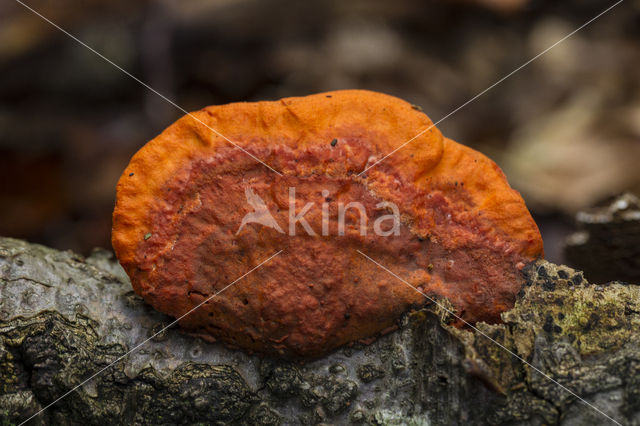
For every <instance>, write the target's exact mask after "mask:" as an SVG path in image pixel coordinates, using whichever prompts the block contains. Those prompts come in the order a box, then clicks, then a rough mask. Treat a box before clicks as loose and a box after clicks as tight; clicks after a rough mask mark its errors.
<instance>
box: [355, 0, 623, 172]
mask: <svg viewBox="0 0 640 426" xmlns="http://www.w3.org/2000/svg"><path fill="white" fill-rule="evenodd" d="M623 1H624V0H618V1H617V2H615V3H614V4H612V5H611V6H609V7H608V8H606V9H605V10H603V11H602V12H600V13H599V14H597V15H596V16H594V17H593V18H591V19H589V20H588V21H587V22H585V23H584V24H582V25H580V26H579V27H578V28H576V29H575V30H573V31H571V32H570V33H569V34H567V35H566V36H564V37H562V38H561V39H560V40H558V41H556V42H555V43H553V44H552V45H551V46H549V47H547V48H546V49H544V50H543V51H542V52H540V53H538V54H537V55H536V56H534V57H533V58H531V59H529V60H528V61H527V62H525V63H524V64H522V65H520V66H519V67H518V68H516V69H515V70H513V71H511V72H510V73H509V74H507V75H505V76H504V77H502V78H501V79H500V80H498V81H496V82H495V83H493V84H492V85H491V86H489V87H487V88H486V89H484V90H483V91H482V92H480V93H478V94H477V95H475V96H474V97H473V98H471V99H469V100H468V101H466V102H465V103H463V104H462V105H460V106H459V107H457V108H456V109H454V110H453V111H451V112H450V113H448V114H447V115H445V116H444V117H442V118H441V119H440V120H438V121H436V122H435V123H433V124H431V125H430V126H429V127H427V128H426V129H424V130H422V131H421V132H420V133H418V134H417V135H415V136H414V137H412V138H411V139H409V140H408V141H406V142H405V143H403V144H402V145H400V146H399V147H397V148H396V149H394V150H393V151H391V152H390V153H388V154H387V155H385V156H384V157H382V158H381V159H379V160H378V161H376V162H375V163H373V164H372V165H370V166H368V167H366V168H365V169H364V170H363V171H361V172H360V173H358V176H360V175H362V174H363V173H365V172H366V171H367V170H369V169H370V168H372V167H375V166H376V165H377V164H379V163H381V162H382V161H384V160H385V159H386V158H388V157H390V156H392V155H393V154H395V153H396V152H397V151H398V150H400V149H402V148H404V147H405V146H406V145H408V144H409V143H411V142H413V141H414V140H416V139H417V138H419V137H420V136H422V135H424V134H425V133H426V132H428V131H429V130H431V129H432V128H434V127H435V126H437V125H438V124H440V123H442V122H443V121H444V120H446V119H447V118H449V117H451V116H452V115H453V114H455V113H456V112H458V111H460V110H461V109H462V108H464V107H466V106H467V105H469V104H470V103H472V102H473V101H475V100H476V99H478V98H479V97H480V96H482V95H484V94H485V93H487V92H488V91H489V90H491V89H493V88H494V87H496V86H497V85H499V84H500V83H502V82H503V81H505V80H506V79H508V78H509V77H511V76H512V75H514V74H515V73H517V72H518V71H520V70H521V69H523V68H524V67H526V66H527V65H529V64H530V63H532V62H533V61H535V60H537V59H538V58H540V57H541V56H542V55H544V54H545V53H547V52H548V51H550V50H551V49H553V48H554V47H556V46H557V45H559V44H560V43H562V42H564V41H565V40H567V39H568V38H569V37H571V36H573V35H575V34H576V33H577V32H578V31H580V30H582V29H583V28H584V27H586V26H587V25H589V24H591V23H593V21H595V20H597V19H598V18H600V17H601V16H602V15H604V14H606V13H608V12H609V11H610V10H611V9H613V8H614V7H616V6H617V5H619V4H620V3H622V2H623Z"/></svg>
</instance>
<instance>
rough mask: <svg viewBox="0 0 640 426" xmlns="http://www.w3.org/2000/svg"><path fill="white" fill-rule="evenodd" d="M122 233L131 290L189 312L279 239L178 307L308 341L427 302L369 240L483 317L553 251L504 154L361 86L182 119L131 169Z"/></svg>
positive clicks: (380, 321) (377, 326)
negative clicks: (512, 182)
mask: <svg viewBox="0 0 640 426" xmlns="http://www.w3.org/2000/svg"><path fill="white" fill-rule="evenodd" d="M211 128H213V129H216V131H217V132H219V134H217V133H216V132H213V131H212V130H211ZM426 128H428V130H427V131H426V132H424V133H423V134H421V135H420V136H419V137H417V138H415V140H413V141H412V142H411V143H409V144H407V145H406V146H404V147H403V148H402V149H399V150H398V151H397V152H395V153H394V154H393V155H391V156H389V157H388V158H385V159H384V161H381V162H380V163H378V164H376V165H375V166H374V167H370V166H371V165H373V164H374V163H375V162H376V161H378V160H380V159H382V158H383V157H384V156H385V155H387V154H388V153H390V152H392V151H394V150H395V149H396V148H398V147H399V146H401V145H402V144H404V143H405V142H406V141H408V140H410V139H411V138H413V137H414V136H415V135H416V134H417V133H418V132H420V131H421V130H423V129H426ZM220 135H224V136H225V137H226V138H228V140H225V138H223V137H222V136H220ZM229 140H230V141H233V143H234V144H236V146H234V145H233V144H231V143H229ZM239 148H242V149H239ZM248 154H251V155H248ZM256 158H258V159H260V160H262V161H264V162H265V163H266V164H268V165H269V166H270V167H272V168H273V169H275V170H276V171H278V172H277V173H276V172H274V171H272V170H270V169H269V168H268V167H265V165H264V164H261V163H260V162H258V161H256ZM369 167H370V168H369ZM363 172H364V173H363ZM292 195H293V199H292ZM356 204H357V205H356ZM354 206H355V207H357V208H354ZM390 213H394V214H395V213H397V217H396V216H394V215H391V214H390ZM247 215H253V216H249V217H250V218H252V219H251V220H246V219H245V220H243V218H247V217H248V216H247ZM394 218H396V219H397V221H395V220H394ZM287 231H288V232H287ZM113 247H114V249H115V251H116V254H117V256H118V258H119V260H120V262H121V264H122V265H123V267H124V269H125V270H126V272H127V274H128V275H129V276H130V278H131V282H132V285H133V288H134V290H135V291H136V292H137V293H138V294H139V295H140V296H142V297H143V298H144V299H145V300H146V301H147V302H148V303H150V304H151V305H152V306H154V307H155V308H156V309H158V310H159V311H162V312H165V313H167V314H169V315H172V316H174V317H180V316H182V315H183V314H185V313H187V312H188V311H190V310H191V309H192V308H194V307H195V306H197V305H198V304H200V303H202V302H203V301H205V300H207V299H208V298H210V297H211V296H212V295H214V294H216V293H217V292H219V291H221V290H222V289H224V288H225V287H226V286H228V285H229V284H230V283H231V282H233V281H234V280H236V279H237V278H238V277H241V276H243V275H244V274H246V273H247V271H249V270H251V269H252V268H254V267H256V265H258V264H260V262H262V261H263V260H265V259H267V258H269V257H270V256H272V255H273V254H274V253H276V252H278V251H279V250H282V252H281V254H280V255H279V256H276V257H274V258H273V259H271V260H270V261H269V262H267V263H265V264H264V265H262V266H261V267H259V268H257V269H256V270H254V271H253V272H251V273H250V274H248V275H246V276H245V277H243V278H242V280H240V281H238V282H237V283H235V284H234V285H232V286H230V287H229V288H227V289H226V290H224V291H223V292H222V293H220V294H219V295H217V296H216V297H213V298H210V300H207V301H206V303H204V304H203V305H202V306H200V307H199V308H198V309H196V310H194V311H193V312H191V313H190V314H189V315H187V316H185V317H184V318H182V319H181V320H180V325H181V326H182V327H183V328H184V329H186V330H189V331H190V332H191V333H193V334H196V335H199V336H202V337H203V338H205V339H209V340H212V339H215V340H219V341H222V342H224V343H226V344H228V345H231V346H236V347H241V348H244V349H247V350H249V351H256V352H262V353H268V354H274V355H279V356H284V357H288V358H299V359H308V358H314V357H318V356H321V355H323V354H326V353H328V352H330V351H332V350H334V349H336V348H338V347H340V346H342V345H345V344H348V343H350V342H355V341H367V340H370V339H371V338H372V337H375V336H376V335H378V334H379V333H381V332H384V331H385V330H389V329H390V328H392V327H393V326H394V325H395V323H396V321H397V320H398V319H399V318H400V317H401V316H402V314H403V313H405V312H407V311H408V310H410V309H413V308H418V307H420V306H423V305H424V304H425V303H428V300H427V299H426V298H425V297H424V296H423V295H421V294H419V293H418V292H417V291H415V290H414V289H411V288H410V287H409V286H407V285H405V284H403V283H402V282H401V281H399V280H398V279H397V278H395V277H393V276H392V275H390V274H388V273H387V272H385V271H384V270H382V269H380V267H379V266H378V265H376V264H375V263H373V262H371V261H370V260H368V259H367V258H365V257H364V256H362V255H360V254H359V253H358V250H359V251H361V252H362V253H366V254H367V255H368V256H370V257H371V258H373V259H375V260H376V261H378V262H379V263H380V264H382V265H385V266H386V267H388V268H390V270H392V271H393V272H394V273H395V274H397V275H398V276H400V277H402V278H403V279H405V280H406V281H407V282H408V283H410V284H411V285H412V286H414V287H416V288H418V289H421V291H423V292H424V293H425V294H428V295H430V297H434V298H447V299H448V300H449V301H450V303H451V305H452V306H453V307H454V309H455V311H456V315H457V316H459V317H460V318H462V319H464V321H467V322H469V323H475V322H477V321H486V322H490V323H495V322H499V321H500V314H501V313H502V312H504V311H506V310H508V309H509V308H511V307H512V306H513V304H514V302H515V299H516V294H517V293H518V291H519V290H520V289H521V287H522V285H523V282H524V279H523V278H522V275H521V273H520V270H521V269H522V268H523V266H524V265H525V264H527V263H529V262H531V261H533V260H535V259H537V258H539V257H541V256H542V254H543V248H542V239H541V237H540V233H539V231H538V228H537V226H536V224H535V222H534V221H533V219H532V217H531V215H530V214H529V212H528V210H527V208H526V206H525V204H524V201H523V200H522V198H521V197H520V195H519V194H518V193H517V192H516V191H515V190H513V189H511V188H510V187H509V185H508V183H507V181H506V179H505V176H504V175H503V173H502V172H501V170H500V169H499V168H498V166H497V165H496V164H495V163H494V162H493V161H491V160H490V159H488V158H487V157H485V156H484V155H482V154H480V153H478V152H476V151H474V150H472V149H470V148H467V147H465V146H463V145H460V144H458V143H456V142H454V141H452V140H450V139H446V138H444V137H443V136H442V134H441V133H440V132H439V131H438V129H437V128H435V127H432V122H431V121H430V120H429V118H428V117H427V116H426V115H425V114H424V113H422V112H420V111H419V110H416V109H415V108H413V107H412V105H411V104H409V103H407V102H405V101H402V100H400V99H398V98H395V97H392V96H388V95H384V94H380V93H375V92H369V91H359V90H346V91H336V92H330V93H321V94H316V95H311V96H306V97H299V98H286V99H281V100H279V101H273V102H256V103H234V104H228V105H222V106H212V107H207V108H204V109H203V110H201V111H198V112H195V113H193V114H192V115H187V116H185V117H183V118H181V119H179V120H178V121H177V122H176V123H174V124H173V125H171V126H170V127H169V128H167V129H166V130H165V131H164V132H162V134H160V135H159V136H157V137H156V138H155V139H153V140H152V141H150V142H149V143H147V144H146V145H145V146H144V147H143V148H142V149H141V150H140V151H139V152H138V153H137V154H135V156H134V157H133V158H132V160H131V162H130V164H129V165H128V166H127V168H126V170H125V171H124V173H123V174H122V177H121V178H120V181H119V183H118V188H117V202H116V207H115V211H114V214H113ZM458 325H463V324H462V322H460V321H459V324H458Z"/></svg>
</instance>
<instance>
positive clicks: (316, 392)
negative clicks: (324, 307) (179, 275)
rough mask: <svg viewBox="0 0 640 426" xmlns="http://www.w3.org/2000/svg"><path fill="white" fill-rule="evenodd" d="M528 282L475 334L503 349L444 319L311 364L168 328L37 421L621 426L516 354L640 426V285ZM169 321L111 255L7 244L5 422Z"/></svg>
mask: <svg viewBox="0 0 640 426" xmlns="http://www.w3.org/2000/svg"><path fill="white" fill-rule="evenodd" d="M381 273H384V272H383V271H381ZM524 273H525V276H526V280H527V284H526V286H525V287H524V288H523V290H522V292H521V294H520V296H519V300H518V302H517V304H516V307H515V308H514V309H512V310H511V311H509V312H507V313H505V314H504V315H503V319H504V324H500V325H486V324H478V328H479V330H480V331H481V332H482V333H484V334H485V335H486V336H489V337H491V339H493V340H495V342H492V341H491V340H489V339H488V338H487V337H486V336H485V335H483V334H482V333H479V332H478V331H465V330H458V329H455V328H453V327H450V326H448V325H447V324H448V323H449V322H450V321H451V317H450V316H449V315H448V314H447V313H446V312H445V311H444V310H441V309H436V308H437V307H433V309H424V310H422V311H420V312H414V313H411V314H408V315H406V316H405V317H404V318H403V319H402V321H401V322H400V324H399V329H398V330H397V331H395V332H393V333H390V334H387V335H385V336H383V337H381V338H379V339H378V340H377V341H376V342H375V343H373V344H371V345H369V346H360V345H355V346H352V347H345V348H341V349H339V350H337V351H336V352H334V353H332V354H330V355H328V356H326V357H324V358H322V359H319V360H317V361H313V362H310V363H307V364H304V365H302V364H298V363H292V362H286V361H283V360H278V359H274V358H265V357H259V356H256V355H251V354H247V353H245V352H242V351H238V350H233V349H229V348H226V347H224V346H222V345H220V344H212V343H206V342H204V341H202V340H200V339H198V338H194V337H192V336H190V335H187V334H185V333H183V332H181V331H180V330H179V329H178V328H171V329H169V330H167V331H166V332H164V333H162V334H161V335H158V336H156V337H155V338H154V339H152V340H151V341H149V342H148V343H146V344H144V345H143V346H142V347H140V348H139V349H138V350H136V351H135V352H133V353H132V354H130V355H129V356H127V357H126V358H124V359H123V360H121V361H120V362H118V363H117V364H115V365H113V366H112V367H110V368H109V369H107V370H106V371H104V372H103V373H102V374H100V375H99V376H97V377H96V378H95V379H94V380H92V381H91V382H89V383H87V384H86V385H84V386H82V387H80V388H79V389H77V391H75V392H73V393H71V394H70V395H68V396H67V397H66V398H64V399H62V400H60V401H59V402H57V403H56V404H55V405H53V406H52V407H51V408H49V409H48V410H46V411H44V412H43V413H42V414H40V415H39V416H37V417H36V418H34V419H33V420H31V422H30V424H42V425H45V424H61V425H65V424H69V425H70V424H80V423H82V424H85V425H92V424H108V423H115V424H237V425H243V424H252V425H254V424H255V425H276V424H318V423H328V424H387V425H395V424H412V425H456V424H465V425H469V424H470V425H475V424H477V425H482V424H505V425H542V424H545V425H552V424H563V425H582V424H614V423H613V422H612V421H610V420H608V419H607V418H606V417H605V416H603V415H602V414H600V413H598V412H597V411H596V410H594V409H593V408H590V407H589V406H587V405H586V404H584V403H583V402H581V401H579V400H578V399H577V398H576V397H575V396H572V395H571V394H570V393H569V392H567V391H566V390H564V389H563V388H562V387H560V386H559V385H558V384H556V383H554V382H553V381H551V380H550V379H549V378H547V377H544V376H542V375H541V374H539V373H538V372H536V371H535V370H534V369H532V368H531V367H530V366H528V365H526V364H524V363H523V362H522V361H520V360H518V359H517V358H516V357H514V356H513V355H512V354H510V353H509V352H507V350H505V349H508V350H509V351H511V352H513V354H516V355H518V356H519V357H521V358H522V359H524V360H526V361H527V362H528V363H530V364H531V365H533V366H534V367H535V368H537V369H539V370H540V371H543V372H544V373H545V374H547V375H548V376H549V377H551V378H552V379H553V380H555V381H557V382H558V383H560V384H562V385H564V386H566V387H567V388H569V389H571V391H573V392H575V393H576V394H577V395H580V396H581V397H582V398H584V399H585V400H586V401H587V402H588V403H589V404H593V405H595V406H597V407H598V408H599V409H600V410H602V411H604V412H605V413H607V415H609V416H611V417H612V418H614V419H615V420H616V421H618V422H620V423H621V424H625V425H639V424H640V333H639V331H640V287H638V286H635V285H628V284H622V283H617V282H614V283H609V284H606V285H593V284H589V283H588V282H587V281H586V280H585V279H584V278H583V276H582V273H581V272H576V271H574V270H572V269H570V268H568V267H565V266H558V265H554V264H551V263H548V262H545V261H539V262H537V263H535V264H532V265H530V266H529V267H528V268H527V269H526V270H525V271H524ZM239 284H240V283H239ZM399 285H403V284H402V283H399ZM171 321H172V319H171V318H169V317H167V316H165V315H163V314H160V313H158V312H156V311H154V310H153V309H152V308H150V307H149V306H147V305H145V304H144V303H143V301H142V300H141V299H140V298H138V297H137V296H136V295H135V294H134V293H133V291H132V290H131V286H130V283H129V282H128V280H127V278H126V276H125V275H124V273H123V271H122V270H121V269H120V267H119V266H118V264H117V262H115V260H114V259H113V257H112V255H111V253H109V252H106V251H96V252H95V253H94V254H92V255H91V256H90V257H89V258H86V259H85V258H83V257H81V256H79V255H77V254H74V253H70V252H59V251H56V250H52V249H49V248H45V247H42V246H38V245H33V244H29V243H26V242H23V241H18V240H12V239H2V238H0V424H15V423H20V422H22V421H23V420H25V419H27V418H28V417H30V416H31V415H33V414H35V413H36V412H37V411H38V410H39V409H41V408H42V407H44V406H46V405H47V404H49V403H51V402H52V401H54V400H55V399H56V398H57V397H59V396H61V395H63V394H64V393H65V392H67V391H69V390H70V389H72V388H73V387H74V386H75V385H77V384H79V383H81V382H82V381H83V380H84V379H85V378H87V377H89V376H91V375H92V374H93V373H95V372H97V371H99V370H100V369H102V368H104V367H105V366H107V365H109V363H111V362H112V361H114V360H116V359H117V358H118V357H119V356H121V355H123V354H125V353H126V352H127V351H128V350H130V349H132V348H134V347H135V346H136V345H137V344H139V343H140V342H142V341H144V340H145V339H147V338H148V337H149V336H151V335H153V334H154V333H155V332H156V331H158V330H161V329H162V327H163V326H165V325H167V324H169V323H170V322H171ZM496 342H497V343H499V344H500V345H502V346H503V348H501V347H499V346H498V345H497V344H496Z"/></svg>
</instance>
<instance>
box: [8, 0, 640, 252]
mask: <svg viewBox="0 0 640 426" xmlns="http://www.w3.org/2000/svg"><path fill="white" fill-rule="evenodd" d="M612 3H613V2H607V1H588V0H581V1H578V0H575V1H563V2H557V1H551V0H549V1H543V0H539V1H538V0H529V1H527V0H476V1H453V0H441V1H418V0H394V1H382V0H374V1H370V0H366V1H365V0H358V1H340V0H336V1H325V2H322V1H304V2H293V1H292V2H287V1H279V0H271V1H260V0H236V1H231V0H217V1H215V0H155V1H123V0H110V1H107V0H89V1H79V0H59V1H47V0H28V1H27V4H29V5H30V6H32V7H33V8H35V9H37V10H38V11H40V12H41V13H42V14H43V15H45V16H47V17H48V18H50V19H51V20H52V21H54V22H56V23H58V24H59V25H60V26H62V27H63V28H65V29H67V30H68V31H70V32H72V33H73V34H75V35H77V36H78V37H79V38H80V39H81V40H83V41H84V42H86V43H87V44H89V45H91V46H92V47H94V48H95V49H96V50H98V51H100V52H101V53H103V54H104V55H105V56H107V57H108V58H110V59H111V60H113V61H114V62H116V63H117V64H119V65H120V66H122V67H123V68H124V69H126V70H127V71H130V72H131V73H132V74H134V75H136V76H138V77H139V78H140V79H142V80H144V81H145V82H147V83H148V84H150V85H151V86H153V87H154V88H156V89H157V90H158V91H160V92H161V93H163V94H165V95H166V96H168V97H169V98H171V99H174V100H175V101H176V102H177V103H178V104H180V105H181V106H182V107H184V108H186V109H187V110H197V109H200V108H201V107H203V106H206V105H211V104H220V103H227V102H232V101H244V100H261V99H277V98H280V97H283V96H296V95H305V94H309V93H313V92H319V91H326V90H334V89H343V88H365V89H371V90H378V91H382V92H386V93H390V94H393V95H397V96H400V97H402V98H404V99H407V100H408V101H410V102H412V103H415V104H418V105H420V106H422V108H423V109H424V111H425V112H426V113H427V114H428V115H429V116H430V117H431V118H432V119H433V120H434V121H435V120H438V119H440V118H441V117H443V116H444V115H446V114H447V113H449V112H450V111H451V110H453V109H454V108H456V107H457V106H459V105H460V104H462V103H464V102H465V101H466V100H468V99H469V98H471V97H472V96H474V95H475V94H476V93H478V92H480V91H482V90H483V89H485V88H486V87H488V86H490V85H491V84H493V83H494V82H495V81H496V80H498V79H500V78H501V77H503V76H504V75H506V74H507V73H509V72H511V71H512V70H514V69H515V68H516V67H518V66H519V65H521V64H522V63H523V62H525V61H526V60H528V59H530V58H531V57H533V56H535V55H536V54H537V53H539V52H540V51H542V50H544V49H545V48H547V47H548V46H549V45H551V44H553V43H554V42H556V41H557V40H559V39H560V38H562V37H563V36H565V35H566V34H568V33H570V32H571V31H572V30H574V29H575V28H576V27H578V26H580V25H582V24H583V23H584V22H586V21H587V20H589V19H590V18H592V17H593V16H595V15H596V14H597V13H599V12H600V11H602V10H604V9H605V8H606V7H608V6H609V5H611V4H612ZM638 69H640V1H637V0H626V1H625V2H624V3H622V4H621V5H620V6H618V7H617V8H616V9H614V10H613V11H612V12H611V13H609V14H607V15H606V16H604V17H602V18H601V19H599V20H598V21H596V22H595V23H593V24H592V25H591V26H589V27H588V28H586V29H585V30H583V31H581V32H580V33H578V34H577V35H575V36H574V37H572V38H571V39H569V40H567V41H566V42H565V43H563V44H561V45H559V46H558V47H557V48H556V49H554V50H552V51H551V52H549V53H548V54H547V55H545V56H544V57H542V58H541V59H540V60H539V61H536V62H534V63H533V64H531V65H530V66H529V67H527V68H526V69H524V70H522V71H521V72H519V73H517V74H516V75H514V76H513V77H512V78H510V79H509V80H507V81H505V82H504V83H503V84H501V85H499V86H497V87H496V88H494V89H493V90H491V91H490V92H488V93H487V94H486V95H484V96H483V97H481V98H480V99H478V100H477V101H476V102H474V103H473V104H471V105H469V106H468V107H466V108H464V109H463V110H461V111H460V112H458V113H456V114H455V115H453V116H452V117H450V118H449V119H447V120H446V121H445V122H443V123H442V124H441V125H440V126H439V127H440V128H441V129H442V131H443V132H444V133H445V134H446V135H447V136H449V137H452V138H455V139H457V140H459V141H460V142H463V143H465V144H467V145H470V146H472V147H474V148H477V149H479V150H481V151H483V152H485V153H486V154H488V155H489V156H491V157H492V158H494V159H495V160H496V161H497V162H498V163H499V164H500V165H501V166H502V167H503V168H504V170H505V172H506V173H507V175H508V177H509V180H510V182H511V183H512V185H513V186H514V187H516V188H517V189H519V190H520V191H522V192H523V195H524V196H525V198H526V200H527V203H528V204H529V206H530V208H531V209H532V211H533V212H534V214H535V216H536V219H537V220H538V222H539V224H540V226H541V228H542V232H543V236H544V238H545V246H546V250H547V255H548V258H550V260H555V261H560V260H562V259H561V251H560V247H561V244H560V243H561V239H562V237H563V235H565V234H566V232H568V230H570V228H571V220H572V219H571V217H572V215H573V213H574V212H575V211H576V210H577V209H579V208H581V207H583V206H587V205H589V204H592V203H593V202H595V201H597V200H599V199H602V198H604V197H606V196H608V195H611V194H613V193H616V192H619V191H622V190H625V189H631V190H637V189H638V187H639V183H640V165H639V164H638V163H639V161H638V160H639V159H640V77H639V75H640V73H639V72H638ZM0 76H1V78H0V235H4V236H12V237H21V238H27V239H29V240H31V241H36V242H41V243H45V244H47V245H50V246H53V247H56V248H62V249H74V250H79V251H80V252H84V253H86V252H88V251H89V250H90V249H91V248H92V247H94V246H105V247H108V246H109V245H110V243H109V239H110V226H111V223H110V215H111V211H112V208H113V201H114V189H115V183H116V181H117V178H118V176H119V174H120V173H121V171H122V170H123V169H124V167H125V166H126V164H127V162H128V159H129V158H130V157H131V155H132V154H133V153H134V152H135V151H136V150H137V149H139V148H140V147H141V146H142V145H143V144H144V143H145V142H146V141H147V140H149V139H150V138H152V137H153V136H154V135H156V134H157V133H158V132H160V131H161V130H162V129H163V128H164V127H166V126H168V125H169V124H170V123H171V122H173V121H174V120H175V119H177V118H178V117H179V116H181V115H182V113H181V112H180V111H178V110H176V109H175V108H174V107H172V106H171V105H169V104H168V103H166V102H165V101H163V100H162V99H160V98H159V97H158V96H157V95H155V94H153V93H151V92H149V91H148V90H146V89H145V88H144V87H142V86H141V85H139V84H138V83H136V82H135V81H133V80H132V79H131V78H129V77H127V76H126V75H124V74H123V73H122V72H121V71H119V70H117V69H115V68H114V67H113V66H111V65H109V64H107V63H106V62H104V61H103V60H102V59H100V58H98V57H97V56H96V55H95V54H93V53H91V52H90V51H88V50H87V49H85V48H84V47H82V46H80V45H78V44H77V43H76V42H75V41H73V40H71V39H69V38H68V37H67V36H65V35H64V34H62V33H61V32H60V31H58V30H56V29H55V28H53V27H51V26H50V25H49V24H47V23H46V22H44V21H43V20H42V19H40V18H39V17H37V16H35V15H34V14H33V13H31V12H29V11H28V10H26V9H25V8H24V7H22V6H21V5H20V4H18V3H16V2H14V1H13V0H7V1H3V2H2V3H1V4H0ZM417 130H419V129H417Z"/></svg>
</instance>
